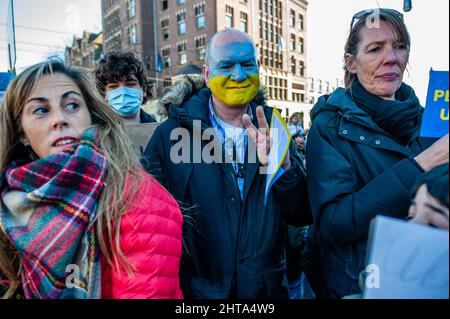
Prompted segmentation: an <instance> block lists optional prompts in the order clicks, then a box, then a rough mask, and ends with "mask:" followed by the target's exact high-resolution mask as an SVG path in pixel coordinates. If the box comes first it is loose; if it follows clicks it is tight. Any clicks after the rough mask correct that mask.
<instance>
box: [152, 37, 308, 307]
mask: <svg viewBox="0 0 450 319" xmlns="http://www.w3.org/2000/svg"><path fill="white" fill-rule="evenodd" d="M256 55H257V51H256V48H255V45H254V43H253V41H252V40H251V38H250V37H249V36H248V35H247V34H245V33H242V32H241V31H239V30H235V29H227V30H224V31H220V32H218V33H216V34H215V35H214V36H213V37H212V39H211V40H210V42H209V43H208V46H207V54H206V62H205V66H204V67H203V76H204V78H202V79H191V78H188V79H186V80H185V81H183V82H180V83H179V84H177V85H175V86H173V87H171V88H170V89H169V90H168V91H167V93H166V95H165V96H163V97H162V99H161V100H160V104H161V105H167V106H168V111H169V112H168V113H169V118H168V119H167V120H166V121H164V122H163V123H162V124H161V125H160V126H159V127H158V128H157V130H156V132H155V134H154V135H153V137H152V139H151V140H150V143H149V145H148V146H147V149H146V150H145V152H144V155H145V156H146V157H147V158H148V159H149V163H150V172H151V173H152V175H153V176H155V177H156V178H157V179H158V180H159V181H160V182H161V183H162V184H163V185H165V186H166V187H167V189H168V190H169V192H171V193H172V194H173V195H174V197H175V198H176V199H177V200H178V201H179V202H181V203H183V204H184V205H186V206H187V207H190V209H189V210H186V211H185V212H184V215H185V224H184V228H183V241H184V243H185V247H184V256H183V259H182V266H181V269H180V276H181V278H180V280H181V286H182V290H183V293H184V296H185V297H186V298H191V299H192V298H194V299H196V298H200V299H225V298H233V299H235V298H239V299H242V298H246V299H254V298H288V288H289V286H288V282H287V277H286V265H285V253H284V234H285V233H284V223H283V220H284V221H286V222H288V223H291V224H293V225H296V226H303V225H305V224H309V223H310V220H311V219H310V212H309V204H308V201H307V192H306V189H305V185H306V183H305V182H306V179H305V176H306V173H305V168H304V166H303V163H302V161H301V159H300V158H299V156H298V154H297V152H296V151H295V146H294V143H291V148H290V150H289V152H288V154H287V156H286V157H285V160H284V163H283V165H282V166H283V169H284V170H285V173H284V175H283V176H282V177H281V178H280V179H279V180H278V181H277V182H276V183H275V185H274V188H273V189H272V190H271V192H270V193H269V196H268V199H267V204H266V205H265V204H264V194H265V184H266V177H267V175H264V174H261V170H260V169H261V168H263V167H264V166H265V165H266V164H267V153H268V151H269V143H268V140H269V138H268V135H267V134H268V123H267V119H268V118H269V119H270V118H271V114H272V109H271V108H269V107H268V106H267V105H266V102H265V99H264V92H263V91H262V90H260V80H259V64H258V60H257V56H256ZM261 105H262V106H261ZM177 132H180V133H181V135H185V136H187V139H186V140H183V139H181V140H171V139H170V138H171V135H172V139H173V136H175V138H177V137H176V136H178V133H177ZM183 132H184V133H186V134H183ZM174 133H176V134H174ZM201 136H203V139H202V140H201V141H199V143H201V144H200V145H199V146H200V147H196V143H197V142H196V140H197V138H200V139H201ZM206 136H209V138H207V139H205V137H206ZM180 145H181V146H182V147H183V148H184V149H185V150H187V151H186V153H185V155H186V154H187V155H189V154H191V155H189V156H188V157H187V158H186V159H185V160H182V161H181V162H180V161H179V160H178V159H177V158H176V157H177V156H176V155H177V153H178V151H177V149H178V150H179V148H178V146H180ZM210 146H214V150H212V151H211V149H210V148H209V147H210ZM252 150H253V151H254V152H252ZM188 153H189V154H188ZM255 153H257V155H256V154H255ZM251 154H255V156H254V158H253V160H252V159H251ZM209 155H211V156H209ZM224 157H225V158H226V159H229V161H223V158H224ZM196 158H200V160H196Z"/></svg>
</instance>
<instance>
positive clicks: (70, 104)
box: [66, 103, 80, 111]
mask: <svg viewBox="0 0 450 319" xmlns="http://www.w3.org/2000/svg"><path fill="white" fill-rule="evenodd" d="M79 107H80V105H79V104H78V103H69V104H67V105H66V108H67V109H69V110H70V111H74V110H76V109H77V108H79Z"/></svg>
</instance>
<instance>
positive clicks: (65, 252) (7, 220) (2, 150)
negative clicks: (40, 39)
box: [0, 61, 183, 299]
mask: <svg viewBox="0 0 450 319" xmlns="http://www.w3.org/2000/svg"><path fill="white" fill-rule="evenodd" d="M0 132H1V135H0V138H1V144H0V171H1V180H0V200H1V206H0V296H2V297H3V298H11V297H12V296H13V295H14V294H15V293H16V292H17V291H23V293H24V296H25V297H26V298H163V299H176V298H181V297H182V293H181V290H180V287H179V278H178V272H179V264H180V257H181V249H182V244H181V228H182V223H183V219H182V215H181V212H180V209H179V206H178V204H177V203H176V201H175V200H174V199H173V198H172V197H171V196H170V195H169V193H167V191H166V190H165V189H164V188H162V187H161V186H160V185H159V184H158V183H157V182H156V181H155V180H154V179H153V178H152V177H150V176H149V175H147V174H146V173H145V172H144V171H143V170H142V169H141V167H140V164H139V159H138V158H137V156H136V155H135V153H134V151H133V150H132V149H131V148H130V145H131V143H130V141H129V140H128V138H127V137H126V135H125V133H124V131H123V129H122V127H121V125H120V119H119V118H118V117H117V115H116V114H115V113H114V111H113V110H111V109H110V108H109V107H108V106H107V105H106V104H105V102H104V100H103V99H102V98H101V96H99V95H98V93H97V91H96V89H95V88H94V87H93V85H92V84H91V83H90V81H89V78H88V76H87V75H85V74H83V73H81V72H80V71H77V70H75V69H71V68H68V67H66V66H64V65H63V64H62V63H60V62H55V61H49V62H44V63H40V64H37V65H34V66H32V67H30V68H28V69H26V70H25V71H24V72H23V73H21V74H20V75H19V76H18V77H17V78H16V79H14V81H12V83H11V84H10V86H9V89H8V91H7V93H6V95H5V97H4V101H3V104H2V106H1V110H0ZM2 286H3V288H4V289H3V290H4V291H3V295H2V289H1V288H2Z"/></svg>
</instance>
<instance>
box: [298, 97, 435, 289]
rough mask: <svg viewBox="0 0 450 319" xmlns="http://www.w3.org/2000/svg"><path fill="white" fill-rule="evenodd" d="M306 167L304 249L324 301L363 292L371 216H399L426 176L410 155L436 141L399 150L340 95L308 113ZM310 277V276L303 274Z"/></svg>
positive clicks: (416, 142)
mask: <svg viewBox="0 0 450 319" xmlns="http://www.w3.org/2000/svg"><path fill="white" fill-rule="evenodd" d="M311 118H312V119H313V124H312V127H311V130H310V132H309V136H308V147H307V149H306V153H307V154H306V166H307V168H308V189H309V199H310V203H311V209H312V212H313V217H314V227H313V228H312V229H311V233H310V238H309V240H310V241H312V243H311V244H312V245H310V244H308V245H307V251H305V254H306V255H308V251H309V253H310V255H311V256H305V259H307V260H308V259H309V260H317V258H316V257H314V255H315V254H317V253H318V252H317V251H315V252H314V251H311V248H312V247H313V248H314V249H315V250H317V249H319V250H320V263H319V264H318V265H312V266H311V265H310V266H309V267H308V266H306V267H305V268H309V269H310V270H312V271H313V272H314V273H315V274H317V272H320V273H321V278H319V277H318V276H315V278H316V280H314V281H316V283H311V285H312V286H317V287H320V286H322V288H323V285H324V284H325V286H326V287H325V288H324V289H322V291H315V292H316V295H318V296H320V297H323V298H342V297H344V296H347V295H352V294H357V293H360V288H359V285H358V279H359V275H360V272H361V271H362V270H363V269H364V267H365V257H366V244H367V237H368V232H369V225H370V221H371V219H372V218H374V217H375V216H376V215H379V214H380V215H385V216H390V217H398V218H404V217H406V216H407V213H408V207H409V204H410V201H409V198H410V197H409V196H410V192H411V189H412V187H413V186H414V184H415V181H416V180H417V178H418V177H419V176H420V175H421V174H422V173H423V170H422V168H421V167H420V166H419V165H418V164H417V162H416V161H415V160H414V157H415V156H416V155H418V154H419V153H420V152H422V151H423V150H424V149H426V148H427V147H429V146H430V145H431V143H432V142H433V140H430V139H422V138H417V136H418V135H419V130H420V125H418V127H417V131H416V134H415V138H414V137H413V138H412V141H411V143H410V144H409V145H408V146H403V145H402V144H400V143H399V142H398V141H397V140H396V139H395V138H394V137H392V136H391V135H390V134H389V133H387V132H386V131H384V130H383V129H381V128H380V127H379V126H378V125H376V124H375V122H374V121H373V120H372V118H371V117H370V116H369V115H368V114H367V113H365V112H364V111H363V110H361V109H360V108H359V107H358V106H357V105H356V104H355V102H354V101H353V100H352V99H351V98H350V96H349V95H348V94H347V93H346V91H345V90H344V89H338V90H336V91H335V92H334V93H333V94H332V95H331V96H324V97H321V98H320V99H319V102H318V103H317V104H316V105H315V106H314V108H313V110H312V112H311ZM305 272H307V271H305Z"/></svg>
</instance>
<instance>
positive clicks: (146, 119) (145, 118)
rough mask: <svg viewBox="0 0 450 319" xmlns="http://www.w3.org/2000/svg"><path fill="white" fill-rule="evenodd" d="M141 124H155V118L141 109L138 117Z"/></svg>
mask: <svg viewBox="0 0 450 319" xmlns="http://www.w3.org/2000/svg"><path fill="white" fill-rule="evenodd" d="M139 119H140V121H141V123H156V120H155V118H154V117H153V116H152V115H150V114H148V113H147V112H145V111H144V110H143V109H141V114H140V116H139Z"/></svg>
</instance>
